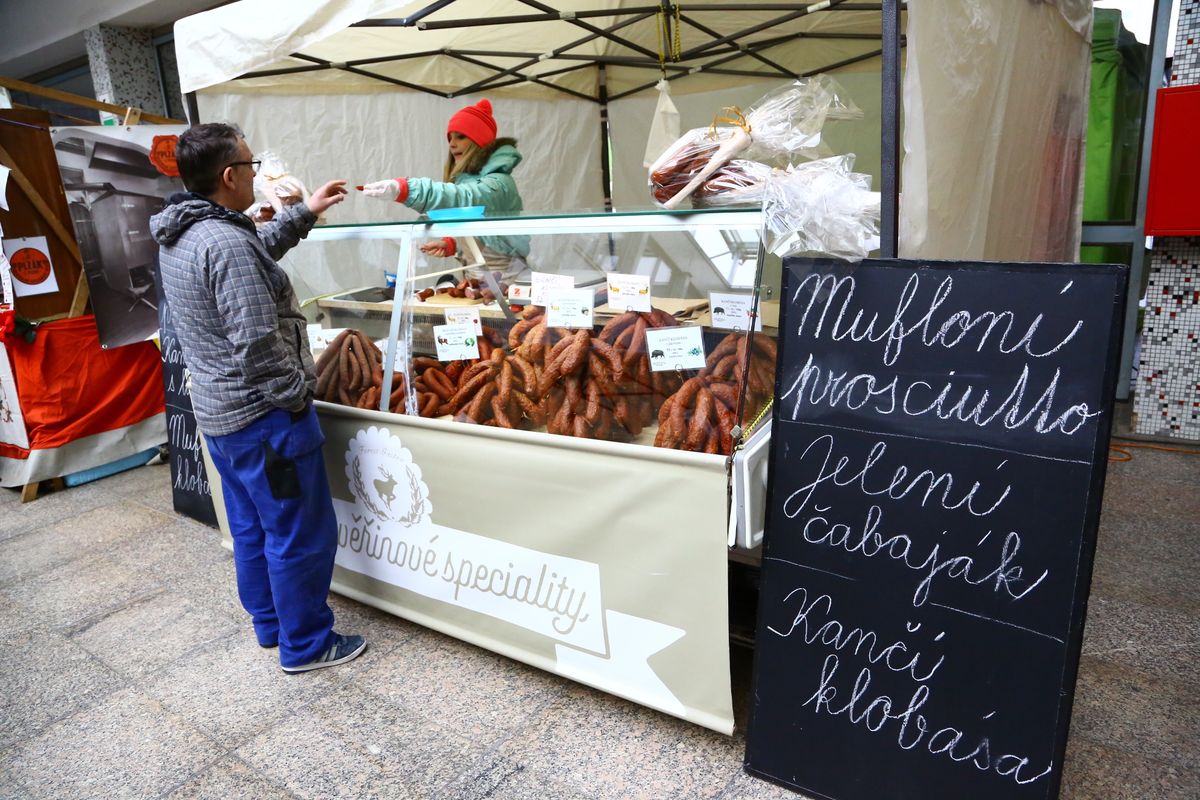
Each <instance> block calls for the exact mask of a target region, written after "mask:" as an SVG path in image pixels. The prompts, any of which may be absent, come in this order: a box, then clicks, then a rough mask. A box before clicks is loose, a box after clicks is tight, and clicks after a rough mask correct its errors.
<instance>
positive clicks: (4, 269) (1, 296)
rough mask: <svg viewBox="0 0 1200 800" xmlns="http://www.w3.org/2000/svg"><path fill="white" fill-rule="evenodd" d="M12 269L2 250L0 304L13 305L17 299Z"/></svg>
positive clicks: (0, 257) (0, 258)
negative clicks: (14, 292) (14, 293)
mask: <svg viewBox="0 0 1200 800" xmlns="http://www.w3.org/2000/svg"><path fill="white" fill-rule="evenodd" d="M10 269H11V268H10V267H9V266H8V258H7V257H6V256H5V255H4V252H3V251H0V306H11V305H12V304H13V302H14V301H15V298H14V297H13V285H12V275H11V274H9V270H10Z"/></svg>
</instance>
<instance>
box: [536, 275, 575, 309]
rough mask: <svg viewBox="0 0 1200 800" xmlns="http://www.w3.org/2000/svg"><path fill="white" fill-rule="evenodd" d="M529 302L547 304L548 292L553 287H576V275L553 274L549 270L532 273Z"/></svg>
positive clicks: (537, 304) (540, 304)
mask: <svg viewBox="0 0 1200 800" xmlns="http://www.w3.org/2000/svg"><path fill="white" fill-rule="evenodd" d="M530 275H531V278H530V291H529V302H531V303H533V304H534V305H535V306H544V305H546V293H547V292H548V291H550V290H551V289H574V288H575V276H573V275H553V274H551V273H549V272H532V273H530Z"/></svg>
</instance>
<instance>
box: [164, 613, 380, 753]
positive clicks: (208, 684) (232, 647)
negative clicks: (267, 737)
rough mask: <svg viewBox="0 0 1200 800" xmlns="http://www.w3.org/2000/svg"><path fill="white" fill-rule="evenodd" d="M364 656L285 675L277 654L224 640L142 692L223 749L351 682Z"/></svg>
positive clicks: (249, 640) (248, 641) (241, 640)
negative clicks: (349, 661)
mask: <svg viewBox="0 0 1200 800" xmlns="http://www.w3.org/2000/svg"><path fill="white" fill-rule="evenodd" d="M371 657H372V653H371V651H370V649H369V648H368V650H367V652H366V653H365V654H363V655H362V656H360V657H359V659H358V660H357V661H355V662H353V663H350V664H346V665H341V666H337V667H331V668H329V669H321V670H314V671H312V672H306V673H303V674H299V675H289V674H287V673H285V672H284V671H283V670H281V669H280V668H279V651H278V650H277V649H264V648H262V647H259V646H258V644H257V642H255V640H254V638H253V636H252V635H245V636H230V637H226V638H223V639H219V640H217V641H214V642H212V643H211V644H209V645H206V646H204V647H201V648H198V649H197V650H195V651H193V652H191V653H189V654H187V655H186V656H184V657H183V658H181V659H178V660H176V661H175V662H174V663H172V664H171V665H170V666H168V667H167V668H165V669H163V670H161V671H160V672H157V673H155V674H154V675H153V676H151V677H150V679H148V680H147V681H145V682H144V683H143V684H141V685H142V687H143V688H144V689H145V691H146V693H147V694H149V695H151V696H152V697H154V698H156V699H157V700H160V701H161V702H162V704H163V705H164V706H166V707H167V708H169V709H171V710H172V711H173V712H175V713H177V714H179V715H180V716H182V717H183V718H185V719H187V720H188V721H189V722H191V723H192V724H193V725H195V726H196V727H197V728H199V729H201V730H202V731H205V732H206V733H208V734H209V735H211V736H212V737H213V738H214V739H216V740H217V741H218V742H221V743H222V744H223V745H224V746H226V747H234V746H236V745H238V744H240V743H241V742H243V741H245V740H246V739H248V738H250V737H251V736H254V735H256V734H258V733H260V732H262V731H263V730H266V729H267V728H270V727H271V726H272V725H275V724H276V723H277V722H279V720H281V719H283V718H284V717H286V716H287V715H288V714H290V713H291V712H292V711H293V710H294V709H296V708H298V707H300V706H302V705H304V704H305V703H308V702H310V701H312V700H313V699H314V698H316V697H319V696H321V695H323V694H325V693H327V692H329V691H330V690H331V689H332V688H334V687H336V686H337V685H338V684H339V683H343V682H345V681H348V680H353V679H354V676H355V675H356V674H357V672H356V670H357V669H359V664H360V662H361V663H362V664H368V663H369V661H368V659H370V658H371Z"/></svg>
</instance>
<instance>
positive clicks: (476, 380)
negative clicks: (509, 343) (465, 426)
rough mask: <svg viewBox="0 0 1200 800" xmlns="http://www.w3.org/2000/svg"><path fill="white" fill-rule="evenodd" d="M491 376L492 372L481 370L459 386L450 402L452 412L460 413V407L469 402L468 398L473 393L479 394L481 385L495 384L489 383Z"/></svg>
mask: <svg viewBox="0 0 1200 800" xmlns="http://www.w3.org/2000/svg"><path fill="white" fill-rule="evenodd" d="M491 377H492V375H491V373H490V372H488V371H487V370H486V369H485V370H484V371H483V372H480V373H479V374H478V375H476V376H475V377H473V378H471V379H470V380H468V381H466V382H465V383H463V385H462V386H460V387H459V388H458V391H457V392H455V393H454V397H452V398H450V401H449V404H450V409H451V413H452V414H456V413H458V411H459V409H461V408H462V407H463V404H464V403H466V402H467V398H469V397H471V396H472V395H475V396H478V395H479V391H480V387H482V386H489V385H493V384H489V383H488V380H489V379H490V378H491Z"/></svg>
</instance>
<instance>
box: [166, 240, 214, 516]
mask: <svg viewBox="0 0 1200 800" xmlns="http://www.w3.org/2000/svg"><path fill="white" fill-rule="evenodd" d="M154 288H155V291H156V292H157V295H158V341H159V347H160V348H161V350H162V375H163V395H164V397H165V400H166V418H167V448H168V452H169V456H170V466H171V501H172V505H173V506H174V507H175V511H176V512H178V513H180V514H183V515H184V516H187V517H191V518H192V519H194V520H196V521H198V522H203V523H204V524H205V525H208V526H209V527H211V528H216V527H217V510H216V507H215V506H214V505H213V498H212V484H211V483H210V482H209V480H208V472H207V470H206V469H205V466H204V461H203V459H202V458H200V457H199V452H198V447H199V436H200V433H199V430H198V429H197V427H196V415H195V412H194V411H193V410H192V401H191V396H190V395H189V394H188V393H187V392H186V386H185V381H186V380H187V378H186V375H185V370H186V366H187V365H186V364H184V363H183V352H182V350H180V348H179V344H178V341H177V339H178V335H177V334H176V333H175V328H174V325H173V324H172V322H171V304H170V302H169V301H168V300H167V297H166V295H165V294H164V293H163V290H162V279H161V277H160V275H159V265H158V254H157V253H155V256H154ZM181 443H184V444H186V445H187V446H186V447H182V446H180V445H181Z"/></svg>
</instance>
